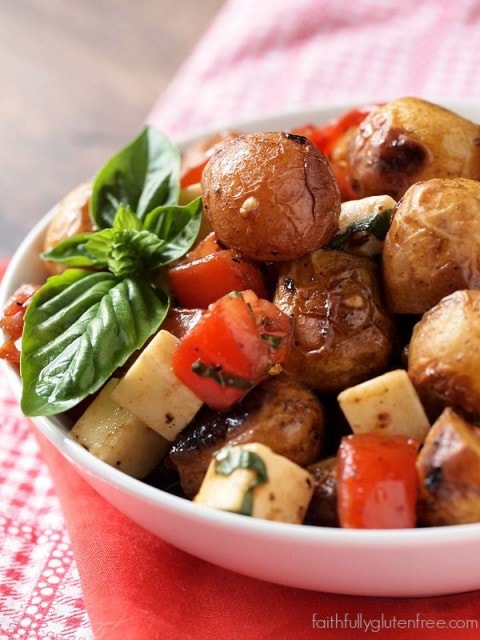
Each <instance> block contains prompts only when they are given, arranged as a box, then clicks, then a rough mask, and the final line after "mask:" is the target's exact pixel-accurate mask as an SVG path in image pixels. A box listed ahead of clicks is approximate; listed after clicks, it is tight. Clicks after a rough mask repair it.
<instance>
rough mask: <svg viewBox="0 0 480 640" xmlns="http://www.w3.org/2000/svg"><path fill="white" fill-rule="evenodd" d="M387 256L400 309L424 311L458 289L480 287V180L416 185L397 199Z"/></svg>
mask: <svg viewBox="0 0 480 640" xmlns="http://www.w3.org/2000/svg"><path fill="white" fill-rule="evenodd" d="M382 262H383V279H384V288H385V296H386V300H387V304H388V306H389V308H390V309H391V310H392V311H393V312H394V313H410V314H419V313H424V312H425V311H427V310H428V309H430V308H431V307H433V306H434V305H435V304H437V302H438V301H439V300H441V298H443V297H444V296H446V295H448V294H450V293H452V292H453V291H456V290H457V289H478V288H480V182H477V181H476V180H468V179H466V178H443V179H442V178H439V179H432V180H427V181H425V182H418V183H417V184H415V185H412V186H411V187H410V188H409V189H408V191H407V192H406V193H405V195H404V196H403V198H402V199H401V200H400V202H399V203H398V205H397V209H396V211H395V214H394V216H393V220H392V223H391V226H390V229H389V230H388V232H387V235H386V238H385V243H384V247H383V257H382Z"/></svg>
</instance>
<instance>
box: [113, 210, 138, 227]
mask: <svg viewBox="0 0 480 640" xmlns="http://www.w3.org/2000/svg"><path fill="white" fill-rule="evenodd" d="M112 227H113V229H121V230H122V231H123V230H124V229H135V230H137V231H140V230H141V229H142V228H143V225H142V221H141V220H139V219H138V217H137V216H136V215H135V213H134V212H133V211H132V210H131V209H130V207H129V206H128V205H125V204H121V205H120V206H119V207H118V209H117V211H116V213H115V217H114V219H113V225H112Z"/></svg>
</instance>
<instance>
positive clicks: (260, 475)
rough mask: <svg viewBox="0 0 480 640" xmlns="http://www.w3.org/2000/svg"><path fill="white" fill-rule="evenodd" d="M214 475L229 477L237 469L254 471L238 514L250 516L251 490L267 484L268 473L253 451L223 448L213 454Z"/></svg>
mask: <svg viewBox="0 0 480 640" xmlns="http://www.w3.org/2000/svg"><path fill="white" fill-rule="evenodd" d="M214 457H215V473H218V474H219V475H224V476H229V475H231V474H232V473H233V472H234V471H235V470H237V469H250V470H251V471H255V477H254V478H252V481H251V483H250V486H249V488H248V489H247V491H246V493H245V498H244V500H243V503H242V506H241V507H240V510H239V513H241V514H243V515H246V516H251V515H252V511H253V489H254V488H255V487H256V486H258V485H260V484H265V483H266V482H268V473H267V468H266V466H265V463H264V462H263V460H262V458H261V457H260V456H259V455H258V454H257V453H255V452H254V451H248V450H247V449H242V448H239V447H236V448H232V447H224V448H223V449H220V451H217V453H215V454H214Z"/></svg>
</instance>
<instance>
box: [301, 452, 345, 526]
mask: <svg viewBox="0 0 480 640" xmlns="http://www.w3.org/2000/svg"><path fill="white" fill-rule="evenodd" d="M307 471H308V472H309V473H310V474H311V475H312V477H313V495H312V499H311V500H310V504H309V506H308V509H307V513H306V515H305V524H309V525H312V526H315V527H339V526H340V524H339V522H338V513H337V458H336V456H331V457H329V458H323V459H322V460H319V461H318V462H314V463H313V464H311V465H309V466H308V467H307Z"/></svg>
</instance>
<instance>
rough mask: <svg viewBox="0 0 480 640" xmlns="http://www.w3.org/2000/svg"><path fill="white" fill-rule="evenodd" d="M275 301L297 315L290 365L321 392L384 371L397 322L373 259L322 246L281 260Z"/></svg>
mask: <svg viewBox="0 0 480 640" xmlns="http://www.w3.org/2000/svg"><path fill="white" fill-rule="evenodd" d="M274 301H275V304H276V305H277V306H278V307H279V308H280V309H281V310H282V311H283V312H284V313H286V314H288V315H290V316H291V317H292V318H293V340H292V345H291V347H290V349H289V352H288V354H287V357H286V360H285V361H284V363H283V366H284V369H285V371H287V373H289V374H290V375H291V376H293V377H294V378H296V379H297V380H299V381H301V382H302V383H303V384H305V385H306V386H307V387H309V388H311V389H314V390H315V391H317V392H319V393H336V392H339V391H342V390H343V389H345V388H346V387H349V386H352V385H354V384H358V383H359V382H363V381H364V380H366V379H367V378H369V377H372V376H373V375H376V374H378V373H381V372H383V371H384V370H385V369H386V367H387V365H388V362H389V359H390V355H391V353H392V346H393V339H394V328H393V323H392V320H391V318H390V316H389V315H388V314H387V312H386V311H385V310H384V308H383V304H382V300H381V296H380V291H379V286H378V272H377V265H376V264H375V263H374V262H373V260H372V259H370V258H366V257H362V256H355V255H351V254H347V253H343V252H342V251H329V250H325V249H319V250H317V251H314V252H312V253H310V254H309V255H307V256H304V257H303V258H299V259H298V260H294V261H292V262H290V263H286V264H284V265H282V267H281V269H280V273H279V278H278V284H277V288H276V292H275V296H274Z"/></svg>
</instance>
